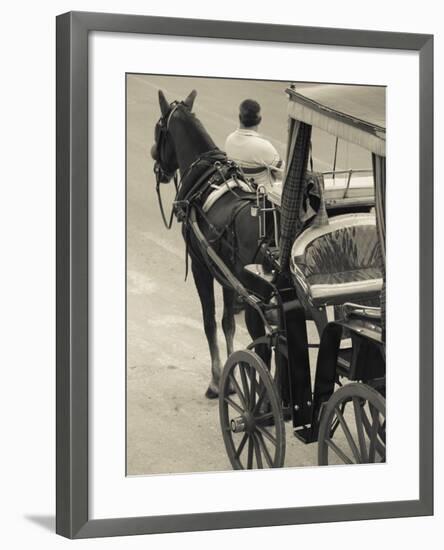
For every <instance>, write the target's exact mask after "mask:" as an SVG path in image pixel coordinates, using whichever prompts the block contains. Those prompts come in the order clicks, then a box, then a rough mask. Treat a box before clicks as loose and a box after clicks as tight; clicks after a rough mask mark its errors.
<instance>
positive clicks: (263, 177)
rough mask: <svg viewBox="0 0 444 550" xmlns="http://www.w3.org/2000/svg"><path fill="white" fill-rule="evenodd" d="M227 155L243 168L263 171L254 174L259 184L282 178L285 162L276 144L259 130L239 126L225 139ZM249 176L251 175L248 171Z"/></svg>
mask: <svg viewBox="0 0 444 550" xmlns="http://www.w3.org/2000/svg"><path fill="white" fill-rule="evenodd" d="M225 152H226V153H227V157H228V158H229V159H231V160H234V162H236V163H237V164H239V166H240V167H241V168H246V169H251V170H254V169H255V168H257V169H258V171H260V169H261V168H262V169H263V172H262V173H260V174H258V175H256V174H255V175H254V176H252V177H254V181H255V182H256V183H258V184H261V183H263V184H270V183H273V181H275V180H276V179H281V178H282V176H281V173H282V171H283V162H282V161H281V158H280V156H279V153H278V152H277V151H276V149H275V148H274V146H273V145H272V144H271V143H270V142H269V141H268V140H267V139H265V138H264V137H263V136H261V135H260V134H259V133H258V132H255V131H254V130H250V129H248V128H238V129H237V130H236V131H235V132H233V133H232V134H230V135H229V136H228V137H227V139H226V141H225ZM246 176H247V177H250V176H249V174H248V173H246Z"/></svg>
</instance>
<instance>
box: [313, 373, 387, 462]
mask: <svg viewBox="0 0 444 550" xmlns="http://www.w3.org/2000/svg"><path fill="white" fill-rule="evenodd" d="M318 462H319V465H321V466H323V465H327V464H338V463H339V464H341V463H342V464H344V463H345V464H364V463H367V464H368V463H375V462H385V399H384V397H383V396H382V395H381V394H380V393H379V392H378V391H376V390H375V389H374V388H372V387H370V386H367V385H366V384H362V383H356V382H354V383H351V384H346V385H345V386H343V387H342V388H340V389H339V390H337V391H336V392H335V393H334V394H333V395H332V396H331V397H330V399H329V400H328V401H327V403H326V405H325V407H324V409H323V411H322V417H321V423H320V426H319V438H318Z"/></svg>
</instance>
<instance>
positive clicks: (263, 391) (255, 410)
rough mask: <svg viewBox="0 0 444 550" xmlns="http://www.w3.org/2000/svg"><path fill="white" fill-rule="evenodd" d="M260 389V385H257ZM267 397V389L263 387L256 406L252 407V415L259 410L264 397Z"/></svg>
mask: <svg viewBox="0 0 444 550" xmlns="http://www.w3.org/2000/svg"><path fill="white" fill-rule="evenodd" d="M259 384H260V383H259ZM259 387H260V385H259ZM266 395H267V388H266V387H265V386H263V388H262V391H261V393H260V394H259V399H258V400H257V402H256V405H255V406H254V409H253V413H256V412H257V411H259V410H260V407H261V405H262V402H263V401H264V398H265V396H266Z"/></svg>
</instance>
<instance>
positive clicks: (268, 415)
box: [254, 412, 274, 423]
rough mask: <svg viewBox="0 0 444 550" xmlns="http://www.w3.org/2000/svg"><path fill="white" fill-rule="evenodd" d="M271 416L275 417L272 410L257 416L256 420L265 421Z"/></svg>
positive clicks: (257, 421)
mask: <svg viewBox="0 0 444 550" xmlns="http://www.w3.org/2000/svg"><path fill="white" fill-rule="evenodd" d="M270 418H274V414H273V413H272V412H269V413H265V414H261V416H255V417H254V420H255V422H256V423H259V422H265V421H266V420H269V419H270Z"/></svg>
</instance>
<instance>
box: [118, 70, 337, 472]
mask: <svg viewBox="0 0 444 550" xmlns="http://www.w3.org/2000/svg"><path fill="white" fill-rule="evenodd" d="M285 87H286V83H276V82H251V81H239V80H211V79H199V78H183V77H159V76H146V75H132V76H129V77H128V95H127V99H128V117H127V120H128V134H127V135H128V142H127V154H128V157H127V158H128V165H127V166H128V178H127V185H128V188H127V190H128V193H127V214H128V225H127V235H128V237H127V238H128V241H127V243H128V248H127V250H128V252H127V280H128V285H127V304H128V313H127V314H128V331H127V339H128V340H127V350H128V351H127V398H128V400H127V419H128V424H127V442H128V444H127V464H128V474H150V473H170V472H192V471H214V470H219V471H220V470H226V469H230V465H229V462H228V459H227V456H226V453H225V449H224V446H223V442H222V437H221V433H220V427H219V419H218V403H217V401H209V400H207V399H205V398H204V392H205V390H206V388H207V384H208V381H209V365H210V363H209V356H208V350H207V344H206V339H205V336H204V333H203V327H202V322H201V312H200V305H199V301H198V297H197V293H196V290H195V288H194V284H193V281H192V278H191V277H190V278H189V279H188V280H187V281H186V282H185V281H184V273H185V263H184V257H185V250H184V244H183V241H182V237H181V235H180V231H179V227H178V226H177V225H175V226H174V227H173V229H172V230H171V231H169V232H168V231H167V230H166V229H165V228H164V226H163V224H162V221H161V217H160V214H159V210H158V206H157V202H156V196H155V190H154V189H155V188H154V185H155V184H154V177H153V173H152V160H151V159H150V157H149V149H150V147H151V145H152V143H153V131H154V125H155V123H156V121H157V119H158V118H159V106H158V100H157V90H158V89H159V88H161V89H162V90H164V92H165V94H166V96H167V98H168V99H169V100H170V101H172V100H174V99H183V98H184V97H185V96H186V95H187V94H188V93H189V92H190V90H191V89H193V88H195V89H196V90H197V91H198V96H197V99H196V102H195V112H196V114H197V116H198V117H199V118H200V119H201V120H202V122H203V124H204V125H205V127H206V128H207V130H208V131H209V133H210V134H211V136H212V137H213V139H214V140H215V142H216V144H217V145H219V146H221V147H223V144H224V140H225V138H226V136H227V135H228V133H230V132H231V131H233V130H234V129H235V128H236V126H237V113H238V111H237V109H238V105H239V103H240V101H241V100H243V99H245V98H246V97H252V98H254V99H257V100H258V101H259V102H260V104H261V105H262V110H263V124H262V127H261V131H262V133H264V134H265V135H267V136H268V137H269V138H270V140H271V141H272V142H273V143H274V145H275V146H276V148H277V149H278V150H279V151H280V153H281V154H282V155H283V156H284V151H285V147H286V145H285V144H286V139H287V138H286V131H287V116H286V109H287V100H286V96H285V94H284V89H285ZM330 146H331V144H327V143H324V150H323V160H322V162H321V163H320V164H322V166H327V165H328V158H329V155H330V154H331V149H330ZM326 159H327V160H326ZM163 191H164V196H165V203H166V204H168V205H169V204H171V200H172V192H171V189H169V188H168V186H164V188H163ZM220 295H221V293H220V291H219V289H218V316H219V318H220V317H221V307H220V303H221V296H220ZM237 324H238V329H237V336H236V347H244V346H245V344H246V343H247V342H248V335H247V332H246V329H245V327H244V325H243V320H242V318H241V316H238V317H237ZM313 332H314V331H313V329H312V327H311V328H310V333H311V338H312V339H315V338H316V336H315V335H314V334H313ZM221 336H222V334H221ZM221 349H224V347H223V342H222V338H221ZM287 432H288V433H287V459H286V465H287V466H306V465H314V464H316V446H315V445H310V446H304V445H303V444H301V443H299V442H298V441H297V440H295V438H294V437H293V436H292V435H291V434H290V433H289V432H290V426H289V425H287Z"/></svg>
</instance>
